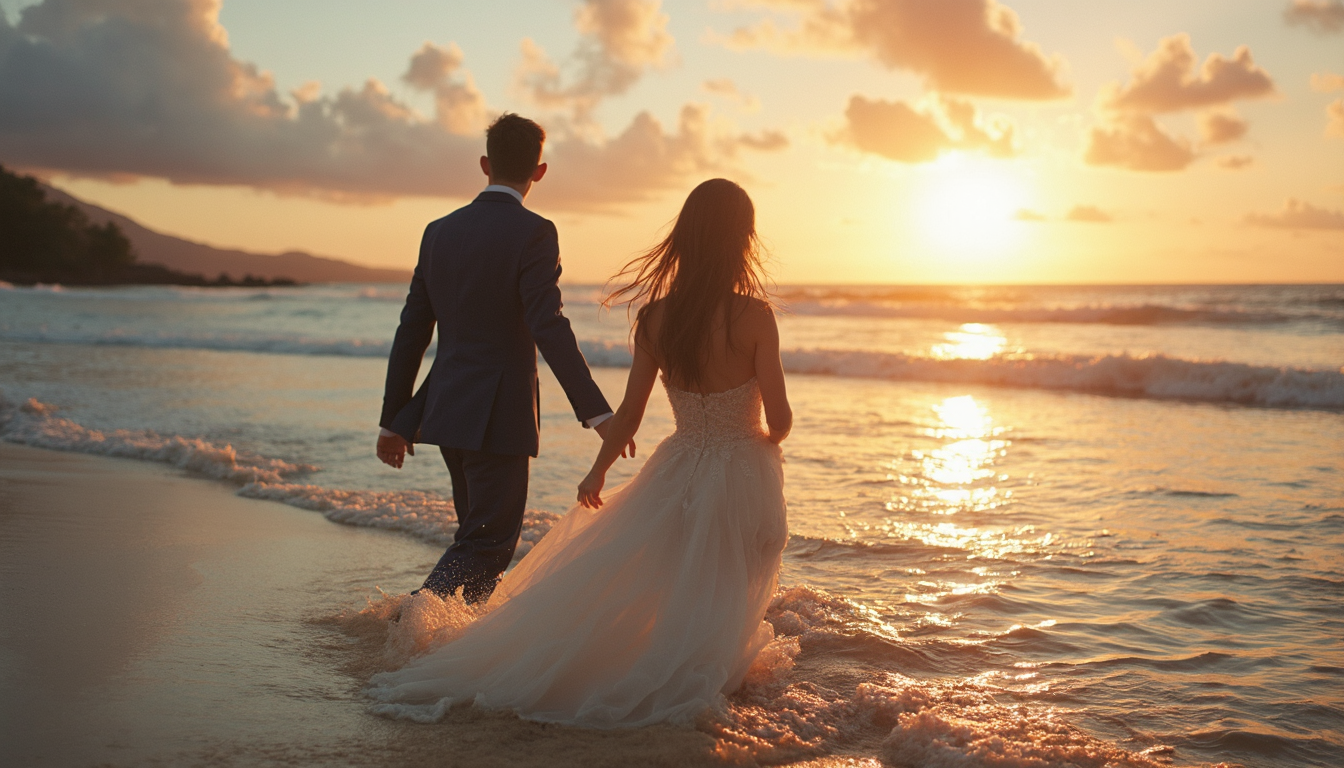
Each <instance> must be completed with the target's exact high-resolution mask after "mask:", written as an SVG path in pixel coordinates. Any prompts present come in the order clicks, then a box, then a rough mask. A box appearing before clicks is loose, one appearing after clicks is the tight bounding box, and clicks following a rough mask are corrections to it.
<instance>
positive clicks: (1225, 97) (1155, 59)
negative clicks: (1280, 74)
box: [1105, 34, 1276, 114]
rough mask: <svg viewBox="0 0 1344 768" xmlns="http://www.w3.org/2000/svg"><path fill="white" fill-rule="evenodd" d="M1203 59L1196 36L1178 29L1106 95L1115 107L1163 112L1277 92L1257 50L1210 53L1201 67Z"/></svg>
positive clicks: (1109, 104) (1150, 112) (1125, 109)
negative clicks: (1194, 44)
mask: <svg viewBox="0 0 1344 768" xmlns="http://www.w3.org/2000/svg"><path fill="white" fill-rule="evenodd" d="M1197 62H1198V60H1197V59H1196V58H1195V52H1194V50H1192V49H1191V47H1190V36H1189V35H1186V34H1179V35H1172V36H1171V37H1168V38H1166V39H1164V40H1162V42H1161V43H1159V44H1158V48H1157V50H1156V51H1154V52H1153V53H1152V54H1151V55H1150V56H1149V57H1148V58H1147V59H1146V60H1145V61H1144V62H1143V63H1142V64H1140V65H1139V66H1138V67H1137V68H1135V70H1134V72H1133V75H1132V77H1131V79H1130V82H1129V83H1128V84H1127V85H1125V86H1124V87H1123V88H1119V89H1113V90H1112V92H1111V93H1110V94H1109V95H1108V96H1106V97H1105V98H1106V101H1107V102H1108V104H1107V106H1108V107H1110V108H1111V109H1117V110H1124V111H1130V112H1144V113H1147V114H1159V113H1163V112H1180V111H1183V110H1188V109H1195V108H1199V107H1209V106H1216V105H1221V104H1229V103H1231V102H1232V101H1234V100H1237V99H1254V98H1262V97H1265V96H1272V95H1274V94H1275V93H1276V91H1275V88H1274V80H1273V78H1271V77H1270V76H1269V73H1268V72H1266V71H1265V70H1264V69H1262V68H1261V67H1258V66H1256V64H1255V62H1254V61H1253V60H1252V59H1251V50H1250V48H1247V47H1246V46H1244V45H1243V46H1241V47H1239V48H1237V49H1236V51H1235V52H1233V54H1232V58H1230V59H1228V58H1224V57H1223V56H1222V55H1221V54H1217V53H1214V54H1210V55H1209V57H1208V58H1207V59H1205V61H1204V65H1203V66H1202V67H1200V68H1199V71H1198V72H1196V71H1195V65H1196V63H1197Z"/></svg>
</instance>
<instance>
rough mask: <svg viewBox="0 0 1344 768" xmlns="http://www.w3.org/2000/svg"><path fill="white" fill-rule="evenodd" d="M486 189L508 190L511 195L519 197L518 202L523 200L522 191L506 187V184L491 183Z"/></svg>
mask: <svg viewBox="0 0 1344 768" xmlns="http://www.w3.org/2000/svg"><path fill="white" fill-rule="evenodd" d="M484 191H486V192H507V193H509V194H510V195H513V196H514V197H515V198H517V200H518V202H520V203H521V202H523V193H522V192H519V191H518V190H516V189H514V188H513V187H506V186H504V185H503V184H491V185H490V186H488V187H486V188H485V190H484Z"/></svg>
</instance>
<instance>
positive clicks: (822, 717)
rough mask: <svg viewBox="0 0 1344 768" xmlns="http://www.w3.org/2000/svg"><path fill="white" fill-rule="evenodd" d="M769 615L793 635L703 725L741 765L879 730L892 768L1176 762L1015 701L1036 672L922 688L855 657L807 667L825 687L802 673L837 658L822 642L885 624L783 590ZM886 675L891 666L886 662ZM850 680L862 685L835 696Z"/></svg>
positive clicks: (812, 752)
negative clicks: (818, 672)
mask: <svg viewBox="0 0 1344 768" xmlns="http://www.w3.org/2000/svg"><path fill="white" fill-rule="evenodd" d="M766 618H767V619H769V620H770V622H771V623H772V624H774V626H775V628H776V631H777V632H779V633H780V635H781V636H780V637H779V638H778V639H777V640H776V643H775V644H773V645H772V646H771V648H768V649H767V651H766V652H765V653H763V654H762V656H761V658H758V661H757V665H756V667H759V669H758V668H756V667H754V668H753V674H752V675H751V676H749V677H748V679H747V682H746V684H745V685H744V686H743V688H742V690H740V691H738V692H737V693H736V694H734V695H733V696H731V697H730V698H729V707H728V710H727V712H726V713H725V714H723V715H722V716H719V717H716V718H714V719H713V720H712V721H707V722H706V723H705V724H704V725H703V726H702V727H704V728H705V729H706V730H708V731H709V732H710V733H711V734H713V735H714V736H715V738H716V739H717V741H718V744H717V749H716V751H717V753H718V754H719V755H721V756H723V757H726V758H729V759H730V760H737V761H739V762H753V761H756V762H761V763H779V762H790V761H795V760H799V759H803V758H808V757H815V756H820V755H826V754H833V753H834V751H835V750H836V749H837V748H840V747H843V746H844V745H845V744H849V743H853V742H854V741H856V740H860V739H862V738H863V737H864V736H866V735H869V734H873V733H874V732H876V733H877V734H885V736H884V737H882V738H881V744H880V747H879V753H880V755H881V757H882V759H883V761H884V763H885V764H888V765H894V766H910V767H911V768H915V767H916V766H917V767H918V768H990V767H992V768H1028V767H1030V768H1041V767H1042V766H1048V765H1072V766H1078V768H1105V767H1107V766H1109V767H1111V768H1122V767H1130V768H1140V767H1142V768H1153V767H1154V766H1158V765H1166V764H1167V763H1165V762H1157V761H1155V760H1154V759H1152V757H1150V755H1152V754H1154V753H1155V752H1156V751H1161V750H1163V749H1166V748H1161V747H1159V748H1157V749H1156V750H1154V749H1151V748H1150V749H1148V750H1144V751H1143V752H1134V751H1131V750H1127V749H1124V748H1122V747H1120V746H1117V745H1115V744H1111V743H1108V742H1105V741H1102V740H1100V739H1097V738H1095V737H1092V736H1090V735H1088V734H1086V733H1084V732H1083V731H1081V730H1079V729H1078V728H1077V727H1075V726H1073V725H1071V724H1070V723H1069V722H1068V713H1067V712H1061V711H1058V710H1055V709H1054V708H1051V707H1046V706H1036V705H1025V704H1020V703H1016V702H1015V701H1013V695H1012V694H1013V692H1015V691H1021V690H1024V689H1030V688H1032V687H1036V686H1038V684H1037V683H1035V682H1034V680H1030V679H1028V680H1025V681H1024V680H1022V679H1020V678H1022V677H1026V678H1031V675H1030V674H1026V675H1013V676H1011V677H1009V676H1004V675H1000V674H995V673H987V674H983V675H978V676H975V677H970V678H960V677H952V678H944V677H937V678H927V679H917V678H913V677H908V676H906V675H902V674H899V673H893V672H873V671H871V670H873V669H874V665H872V664H868V663H865V662H864V661H863V660H862V659H857V660H854V661H853V662H850V661H847V660H846V657H845V656H841V657H837V658H832V659H829V660H827V662H826V663H824V664H820V663H819V662H818V660H811V662H812V663H810V664H807V665H804V666H805V667H806V668H816V667H820V668H822V669H824V670H825V672H824V675H823V676H821V677H817V678H816V679H813V677H812V676H810V675H809V673H807V672H801V673H800V672H796V671H794V668H795V663H796V662H797V663H801V662H804V661H809V660H808V659H807V655H808V654H809V653H825V651H824V650H822V649H825V648H826V647H827V644H826V643H823V642H818V639H819V636H820V635H824V634H832V635H834V636H838V637H845V636H852V635H854V634H855V633H861V632H864V631H868V630H866V629H865V628H864V627H865V626H867V627H870V628H871V627H872V626H873V624H874V622H873V619H872V617H870V616H868V615H866V611H865V610H864V609H863V608H862V607H861V606H858V605H856V604H854V603H852V602H850V601H848V600H845V599H844V598H842V597H839V596H837V595H832V594H829V593H826V592H824V591H821V590H817V589H812V588H810V587H806V586H795V587H790V588H783V589H781V590H780V591H779V592H778V593H777V594H776V596H775V599H774V601H773V602H772V604H771V606H770V609H769V611H768V612H767V615H766ZM809 638H810V639H809ZM800 639H801V640H803V641H804V642H803V643H801V644H800V643H799V640H800ZM809 648H813V649H817V650H812V651H810V650H809ZM882 667H890V665H888V664H882V665H876V668H878V669H880V668H882ZM771 668H773V670H772V669H771ZM800 668H802V667H800ZM846 677H848V678H849V679H852V680H853V679H858V680H862V682H857V683H856V684H854V685H853V688H852V690H845V689H843V688H842V689H841V690H835V687H836V684H837V681H839V680H843V679H845V678H846ZM869 738H871V736H869Z"/></svg>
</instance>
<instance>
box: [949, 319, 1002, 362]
mask: <svg viewBox="0 0 1344 768" xmlns="http://www.w3.org/2000/svg"><path fill="white" fill-rule="evenodd" d="M943 338H945V339H947V341H945V342H943V343H941V344H934V345H933V348H932V349H931V350H929V352H930V354H931V355H932V356H933V357H936V358H938V359H940V360H988V359H989V358H991V357H993V356H995V355H997V354H999V353H1000V352H1002V351H1003V348H1004V345H1006V344H1007V343H1008V339H1007V337H1005V336H1004V335H1003V334H1001V333H999V329H998V328H995V327H994V326H992V325H985V324H984V323H964V324H962V326H961V327H960V328H958V329H957V330H955V331H948V332H947V333H944V334H943Z"/></svg>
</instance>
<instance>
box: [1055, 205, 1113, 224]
mask: <svg viewBox="0 0 1344 768" xmlns="http://www.w3.org/2000/svg"><path fill="white" fill-rule="evenodd" d="M1064 218H1065V219H1067V220H1069V221H1081V222H1086V223H1089V224H1106V223H1109V222H1111V221H1114V220H1115V219H1114V217H1112V216H1111V214H1109V213H1107V212H1105V211H1103V210H1101V209H1100V208H1098V207H1096V206H1095V205H1075V206H1074V207H1073V208H1071V209H1070V210H1069V212H1068V213H1067V214H1065V215H1064Z"/></svg>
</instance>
